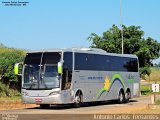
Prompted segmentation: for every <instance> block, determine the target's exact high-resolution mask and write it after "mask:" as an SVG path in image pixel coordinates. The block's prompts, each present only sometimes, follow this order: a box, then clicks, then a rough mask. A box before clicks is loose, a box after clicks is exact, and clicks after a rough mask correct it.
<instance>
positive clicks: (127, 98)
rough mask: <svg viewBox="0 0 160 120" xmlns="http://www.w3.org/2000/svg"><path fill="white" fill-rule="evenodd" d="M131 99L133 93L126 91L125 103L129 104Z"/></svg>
mask: <svg viewBox="0 0 160 120" xmlns="http://www.w3.org/2000/svg"><path fill="white" fill-rule="evenodd" d="M130 98H131V92H130V91H126V93H125V103H128V102H129V99H130Z"/></svg>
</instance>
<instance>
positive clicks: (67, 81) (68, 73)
mask: <svg viewBox="0 0 160 120" xmlns="http://www.w3.org/2000/svg"><path fill="white" fill-rule="evenodd" d="M63 60H64V64H63V75H62V90H66V89H69V88H70V87H71V80H72V66H73V65H72V64H73V62H72V61H73V58H72V53H71V52H65V53H64V58H63Z"/></svg>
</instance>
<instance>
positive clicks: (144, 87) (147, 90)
mask: <svg viewBox="0 0 160 120" xmlns="http://www.w3.org/2000/svg"><path fill="white" fill-rule="evenodd" d="M140 91H141V94H142V95H147V94H150V93H151V92H152V91H151V85H141V86H140Z"/></svg>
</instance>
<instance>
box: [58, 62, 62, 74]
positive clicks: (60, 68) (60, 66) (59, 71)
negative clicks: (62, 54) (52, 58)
mask: <svg viewBox="0 0 160 120" xmlns="http://www.w3.org/2000/svg"><path fill="white" fill-rule="evenodd" d="M62 66H63V64H62V62H58V74H62Z"/></svg>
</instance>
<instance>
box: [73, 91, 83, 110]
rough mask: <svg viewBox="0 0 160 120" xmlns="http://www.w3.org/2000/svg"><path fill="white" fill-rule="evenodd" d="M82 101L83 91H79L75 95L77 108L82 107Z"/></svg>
mask: <svg viewBox="0 0 160 120" xmlns="http://www.w3.org/2000/svg"><path fill="white" fill-rule="evenodd" d="M81 103H82V94H81V92H78V93H77V94H76V96H75V102H74V107H76V108H78V107H80V106H81Z"/></svg>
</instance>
